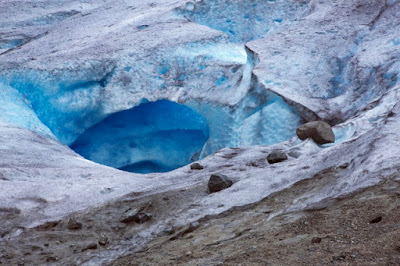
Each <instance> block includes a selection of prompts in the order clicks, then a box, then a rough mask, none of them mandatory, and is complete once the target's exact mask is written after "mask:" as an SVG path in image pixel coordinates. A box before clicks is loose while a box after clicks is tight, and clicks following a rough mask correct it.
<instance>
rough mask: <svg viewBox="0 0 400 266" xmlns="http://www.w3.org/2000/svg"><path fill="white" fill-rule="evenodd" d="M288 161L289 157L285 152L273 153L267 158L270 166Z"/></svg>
mask: <svg viewBox="0 0 400 266" xmlns="http://www.w3.org/2000/svg"><path fill="white" fill-rule="evenodd" d="M287 159H288V157H287V155H286V154H285V153H284V152H283V151H273V152H271V153H270V154H269V155H268V156H267V161H268V162H269V163H270V164H274V163H280V162H283V161H286V160H287Z"/></svg>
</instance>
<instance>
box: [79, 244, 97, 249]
mask: <svg viewBox="0 0 400 266" xmlns="http://www.w3.org/2000/svg"><path fill="white" fill-rule="evenodd" d="M88 249H97V244H96V243H91V244H89V245H87V246H86V247H85V248H83V249H82V251H86V250H88Z"/></svg>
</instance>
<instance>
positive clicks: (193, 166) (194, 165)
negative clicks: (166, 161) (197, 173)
mask: <svg viewBox="0 0 400 266" xmlns="http://www.w3.org/2000/svg"><path fill="white" fill-rule="evenodd" d="M190 169H191V170H203V169H204V166H202V165H201V164H199V163H192V164H191V165H190Z"/></svg>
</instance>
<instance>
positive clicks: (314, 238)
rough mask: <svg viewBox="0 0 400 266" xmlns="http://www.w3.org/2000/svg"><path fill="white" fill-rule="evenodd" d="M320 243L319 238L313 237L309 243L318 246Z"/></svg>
mask: <svg viewBox="0 0 400 266" xmlns="http://www.w3.org/2000/svg"><path fill="white" fill-rule="evenodd" d="M321 241H322V238H320V237H313V239H311V243H313V244H319V243H321Z"/></svg>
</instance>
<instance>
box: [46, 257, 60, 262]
mask: <svg viewBox="0 0 400 266" xmlns="http://www.w3.org/2000/svg"><path fill="white" fill-rule="evenodd" d="M57 260H58V259H57V258H56V257H48V258H47V259H46V262H56V261H57Z"/></svg>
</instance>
